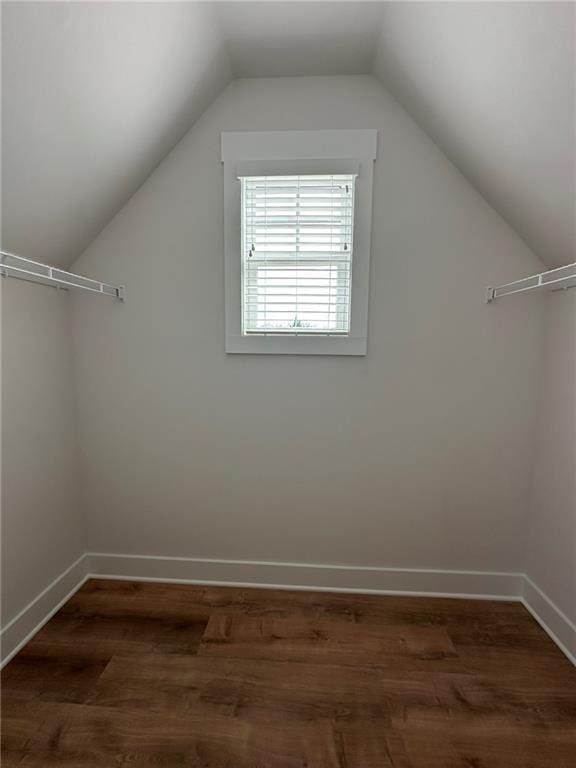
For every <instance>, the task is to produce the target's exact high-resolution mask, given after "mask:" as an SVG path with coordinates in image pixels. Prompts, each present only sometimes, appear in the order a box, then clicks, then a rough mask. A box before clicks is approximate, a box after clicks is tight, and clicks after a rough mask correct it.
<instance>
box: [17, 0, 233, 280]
mask: <svg viewBox="0 0 576 768" xmlns="http://www.w3.org/2000/svg"><path fill="white" fill-rule="evenodd" d="M2 11H3V14H2V38H3V40H2V42H3V46H2V48H3V52H2V53H3V56H2V64H3V67H2V69H3V72H2V81H3V82H2V85H3V88H2V129H3V130H2V132H3V141H2V149H3V152H2V160H3V168H2V176H3V211H2V214H3V216H2V224H3V239H2V242H3V247H4V248H6V249H8V250H12V251H14V252H16V253H19V254H20V255H22V256H26V257H29V258H33V259H38V260H40V261H47V262H50V263H53V264H58V265H67V264H71V263H72V262H73V261H74V260H75V258H76V257H77V256H79V255H80V253H82V251H83V250H84V249H85V248H86V246H87V245H88V244H89V243H90V241H91V240H92V239H93V238H94V237H95V236H96V235H97V234H98V232H99V231H100V230H101V229H102V227H103V226H104V225H105V224H106V223H107V222H108V221H109V220H110V219H111V218H112V217H113V216H114V214H115V213H116V212H117V211H118V210H119V209H120V208H121V207H122V205H124V203H125V202H126V200H127V199H128V198H129V197H130V196H131V195H132V194H133V193H134V192H135V191H136V189H138V187H139V186H140V185H141V184H142V183H143V181H144V180H145V179H146V177H147V176H148V174H149V173H150V172H151V171H152V169H153V168H154V167H155V165H156V164H157V163H158V162H160V160H161V159H162V158H163V157H164V156H165V155H166V154H167V152H169V151H170V149H172V147H173V146H174V145H175V144H176V142H177V141H178V140H179V139H180V138H181V137H182V136H183V135H184V134H185V133H186V131H187V130H188V129H189V128H190V126H191V125H192V124H193V122H194V120H195V119H196V118H197V117H198V116H199V115H200V114H201V113H202V112H203V111H204V109H205V108H206V107H207V106H208V105H209V104H210V103H211V102H212V101H213V100H214V98H215V97H216V95H217V94H218V93H219V91H220V90H222V88H223V87H224V86H225V85H226V84H227V83H228V82H229V80H230V78H231V70H230V65H229V63H228V59H227V56H226V51H225V49H224V46H223V44H222V39H221V36H220V32H219V29H218V26H217V23H216V20H215V16H214V12H213V9H212V8H211V6H210V5H206V4H195V3H129V2H128V3H122V2H121V3H116V2H94V3H92V2H91V3H50V2H47V3H45V2H38V3H26V2H24V3H19V2H11V3H3V4H2Z"/></svg>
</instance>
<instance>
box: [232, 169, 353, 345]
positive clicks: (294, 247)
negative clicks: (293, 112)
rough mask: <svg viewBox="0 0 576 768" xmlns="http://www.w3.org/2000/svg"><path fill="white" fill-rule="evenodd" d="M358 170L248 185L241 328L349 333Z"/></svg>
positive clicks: (253, 180) (262, 179)
mask: <svg viewBox="0 0 576 768" xmlns="http://www.w3.org/2000/svg"><path fill="white" fill-rule="evenodd" d="M355 180H356V177H355V176H354V175H331V176H329V175H323V176H320V175H314V176H312V175H311V176H248V177H243V178H242V179H241V184H242V333H243V334H246V335H247V334H291V335H302V334H322V335H327V334H348V333H349V332H350V298H351V283H352V251H353V241H354V238H353V233H354V184H355Z"/></svg>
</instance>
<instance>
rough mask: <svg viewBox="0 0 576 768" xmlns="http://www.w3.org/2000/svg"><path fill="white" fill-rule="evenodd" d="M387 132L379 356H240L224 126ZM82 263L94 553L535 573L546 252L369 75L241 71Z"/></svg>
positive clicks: (83, 406) (81, 376) (79, 316)
mask: <svg viewBox="0 0 576 768" xmlns="http://www.w3.org/2000/svg"><path fill="white" fill-rule="evenodd" d="M339 127H341V128H356V127H358V128H378V129H379V156H378V160H377V162H376V168H375V189H374V208H375V210H374V231H373V260H372V282H371V305H370V318H369V348H368V355H367V356H366V357H365V358H337V357H335V358H313V357H312V358H310V357H308V358H301V357H294V358H283V359H282V358H278V357H257V356H253V355H252V356H246V357H244V356H241V355H234V356H229V357H227V356H226V355H225V354H224V276H223V266H224V256H223V210H222V208H223V206H222V194H223V190H222V169H221V165H220V162H219V157H220V133H221V131H225V130H266V129H290V128H301V129H304V128H308V129H310V128H339ZM75 266H76V269H77V270H80V271H84V272H85V273H86V274H89V275H93V276H98V277H100V278H101V279H106V280H110V281H118V282H125V283H126V284H127V286H128V301H127V303H126V304H125V305H120V304H113V303H111V302H107V301H103V300H102V299H100V298H98V297H91V296H77V297H74V307H73V308H74V323H73V327H74V333H75V362H76V365H77V387H78V395H79V430H80V438H81V446H82V472H83V481H84V482H83V485H84V499H83V507H84V510H85V513H86V516H87V522H88V545H89V549H90V550H92V551H97V552H119V553H138V554H157V555H173V556H195V557H215V558H239V559H244V558H246V559H254V560H283V561H296V562H319V563H323V562H324V563H326V562H330V563H346V564H372V565H386V566H405V567H430V568H435V567H436V568H455V569H458V568H464V569H480V570H482V569H488V570H502V571H514V570H519V569H522V566H523V561H522V558H523V553H524V546H523V542H522V540H521V536H520V531H521V530H522V529H523V524H524V516H525V512H526V509H527V505H528V490H529V485H530V469H531V461H532V445H533V437H534V417H533V413H534V410H535V402H536V396H537V384H538V376H537V372H538V367H539V362H540V360H539V354H540V341H541V338H540V335H541V319H542V317H541V312H540V310H541V308H542V307H541V302H540V301H539V299H538V298H537V297H532V298H531V299H530V300H527V299H526V298H525V297H523V298H517V299H511V300H508V301H505V302H504V301H503V302H501V303H496V304H494V305H493V306H487V305H485V304H484V291H485V287H486V285H487V284H490V283H493V282H496V283H497V282H504V281H506V280H508V279H515V278H517V277H519V276H521V275H524V274H530V273H531V272H533V271H539V270H540V269H541V264H540V262H538V261H537V259H536V258H535V257H534V256H533V255H532V253H531V252H530V251H529V250H528V249H527V247H526V246H525V245H524V244H523V243H522V241H520V240H519V239H518V237H517V236H516V235H515V234H514V233H513V232H512V231H511V230H510V229H509V227H508V226H507V225H506V224H505V223H504V222H503V220H502V219H501V218H500V217H499V216H498V215H497V214H496V213H495V212H494V211H493V210H492V209H491V208H489V207H488V206H487V205H486V204H485V202H484V201H483V200H482V198H480V197H479V195H478V194H477V193H476V192H475V191H474V190H473V189H472V188H471V187H470V185H469V184H468V183H467V182H466V181H465V180H464V178H463V177H462V176H461V175H460V174H459V173H458V172H457V171H456V170H455V169H454V167H453V166H452V165H451V164H450V163H449V161H448V160H447V159H446V158H445V157H444V156H443V155H442V154H441V153H440V151H439V150H438V149H437V148H436V147H435V146H434V145H433V144H432V143H431V142H430V141H429V140H428V139H427V138H426V136H425V135H424V134H423V133H422V132H421V131H420V130H419V129H418V127H417V126H416V125H415V124H414V123H413V122H412V121H411V119H410V118H409V117H408V116H407V115H406V114H405V113H404V112H403V111H402V110H401V109H400V108H399V107H398V106H397V104H396V103H395V102H394V101H393V100H392V99H391V98H390V97H389V96H388V95H387V94H386V93H385V92H384V91H383V90H382V88H381V86H380V85H379V83H378V82H377V81H376V80H375V79H374V78H371V77H369V76H358V77H333V78H292V79H273V80H250V81H249V80H246V81H235V82H234V83H233V84H232V85H231V86H229V88H228V89H227V91H225V92H224V94H223V95H222V96H221V97H220V98H219V99H218V100H217V101H216V102H215V103H214V104H213V105H212V107H211V108H210V109H209V110H208V111H207V112H206V113H205V114H204V116H203V117H202V118H201V119H200V120H199V121H198V123H197V124H196V125H195V127H194V128H193V129H192V131H191V132H190V133H189V134H188V135H187V136H186V137H185V138H184V139H183V141H182V142H181V143H180V144H179V145H178V146H177V147H176V148H175V150H174V151H173V152H172V153H171V154H170V155H169V156H168V157H167V158H166V159H165V160H164V162H163V163H162V164H161V165H160V166H159V168H158V169H157V170H156V171H155V173H154V174H153V175H152V176H151V177H150V178H149V180H148V181H147V182H146V183H145V184H144V186H143V187H141V189H140V190H139V191H138V192H137V194H136V195H135V196H134V197H133V198H132V200H131V201H130V202H129V203H128V204H127V205H126V206H125V208H124V209H123V210H122V211H121V212H120V213H119V214H118V215H117V216H116V218H115V219H114V220H113V221H112V222H111V223H110V224H109V226H108V227H107V228H106V229H105V230H104V231H103V232H102V233H101V234H100V236H99V237H98V238H97V239H96V240H95V241H94V242H93V244H92V245H91V246H90V247H89V248H88V250H87V251H86V252H85V254H84V255H83V256H82V257H81V259H80V260H79V261H78V262H77V263H76V265H75Z"/></svg>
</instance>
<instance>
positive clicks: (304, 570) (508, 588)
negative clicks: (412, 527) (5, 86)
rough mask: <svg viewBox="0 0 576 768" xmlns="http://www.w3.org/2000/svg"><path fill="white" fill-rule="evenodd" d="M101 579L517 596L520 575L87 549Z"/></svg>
mask: <svg viewBox="0 0 576 768" xmlns="http://www.w3.org/2000/svg"><path fill="white" fill-rule="evenodd" d="M87 557H88V560H89V565H88V568H89V571H90V573H91V574H93V575H94V576H96V577H100V578H116V579H118V578H123V579H135V580H138V579H141V580H144V581H174V582H180V583H185V584H212V585H217V586H231V587H234V586H236V587H238V586H247V587H263V588H275V589H303V590H319V591H331V592H359V593H374V594H404V595H423V596H436V597H468V598H477V599H492V600H518V599H519V598H520V595H521V594H522V580H523V575H522V574H519V573H492V572H483V571H441V570H422V569H409V568H379V567H366V566H353V565H350V566H348V565H318V564H312V563H281V562H262V561H251V560H212V559H207V558H186V557H158V556H146V555H120V554H102V553H88V555H87Z"/></svg>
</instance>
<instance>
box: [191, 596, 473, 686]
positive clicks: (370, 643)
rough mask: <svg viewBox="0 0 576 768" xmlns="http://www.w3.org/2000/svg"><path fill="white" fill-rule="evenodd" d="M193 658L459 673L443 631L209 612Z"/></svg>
mask: <svg viewBox="0 0 576 768" xmlns="http://www.w3.org/2000/svg"><path fill="white" fill-rule="evenodd" d="M198 653H199V655H206V656H224V657H235V658H250V659H269V660H276V661H287V662H312V661H313V662H314V663H316V664H323V663H329V664H341V665H352V666H357V665H360V666H376V667H379V668H392V667H398V665H401V666H402V667H403V668H405V669H414V670H419V669H420V670H426V669H428V670H432V669H442V670H444V671H452V672H458V671H464V668H463V666H462V664H461V662H460V660H459V658H458V655H457V653H456V651H455V649H454V646H453V644H452V641H451V640H450V638H449V636H448V634H447V632H446V631H445V629H444V628H443V627H434V626H431V627H430V626H426V627H418V628H417V629H416V628H414V627H413V626H411V625H389V624H384V625H376V624H367V625H363V626H362V627H361V628H360V627H359V626H358V625H357V624H354V623H352V622H341V621H337V620H333V619H330V620H326V619H324V620H314V621H313V620H305V619H284V618H282V619H277V618H270V617H265V618H262V619H258V618H255V617H252V616H230V615H227V614H226V613H224V612H222V611H215V612H214V613H213V614H212V616H211V618H210V621H209V622H208V625H207V627H206V631H205V633H204V636H203V638H202V643H201V645H200V648H199V651H198Z"/></svg>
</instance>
